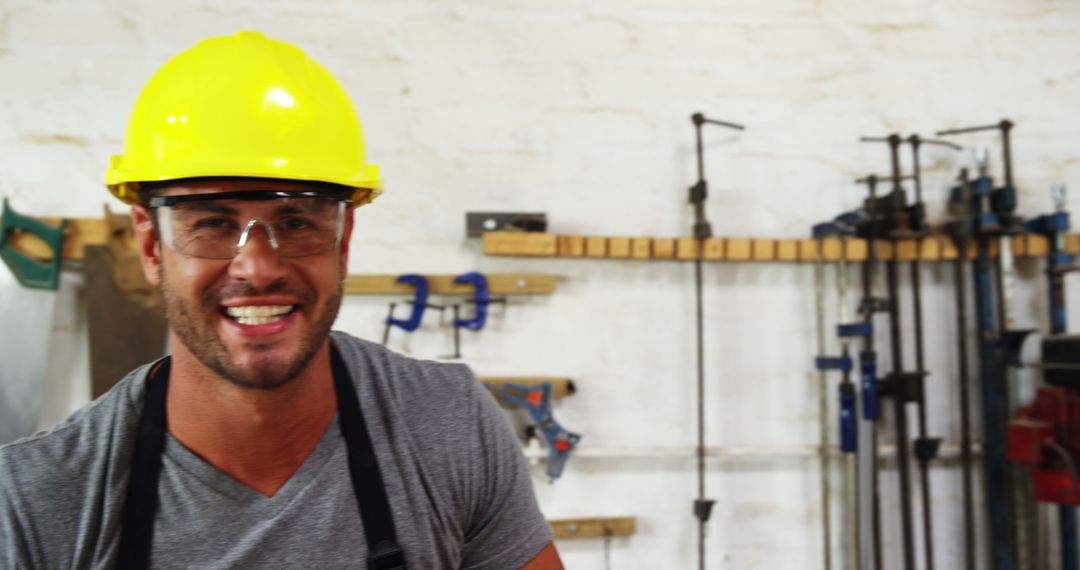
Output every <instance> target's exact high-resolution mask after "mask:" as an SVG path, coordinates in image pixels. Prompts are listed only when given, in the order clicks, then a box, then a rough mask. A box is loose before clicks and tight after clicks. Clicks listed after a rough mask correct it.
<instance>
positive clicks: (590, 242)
mask: <svg viewBox="0 0 1080 570" xmlns="http://www.w3.org/2000/svg"><path fill="white" fill-rule="evenodd" d="M607 245H608V240H607V238H606V237H603V236H589V237H587V238H585V257H607V252H608V249H607Z"/></svg>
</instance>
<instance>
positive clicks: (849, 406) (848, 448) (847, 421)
mask: <svg viewBox="0 0 1080 570" xmlns="http://www.w3.org/2000/svg"><path fill="white" fill-rule="evenodd" d="M856 415H857V412H856V410H855V386H854V385H853V384H851V383H850V382H848V383H846V384H840V451H842V452H844V453H855V451H856V450H857V449H858V446H859V431H858V423H857V422H856V420H855V418H856Z"/></svg>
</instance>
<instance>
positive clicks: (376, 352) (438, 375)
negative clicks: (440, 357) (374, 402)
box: [332, 331, 476, 394]
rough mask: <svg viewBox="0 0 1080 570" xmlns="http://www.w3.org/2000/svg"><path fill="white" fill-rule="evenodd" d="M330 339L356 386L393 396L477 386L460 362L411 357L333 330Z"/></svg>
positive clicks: (472, 376) (468, 371) (470, 372)
mask: <svg viewBox="0 0 1080 570" xmlns="http://www.w3.org/2000/svg"><path fill="white" fill-rule="evenodd" d="M332 338H333V339H334V343H335V345H336V346H337V347H338V350H339V351H340V352H341V356H342V358H343V359H344V361H345V363H346V365H347V366H348V367H349V371H350V372H351V373H352V374H353V382H354V383H356V384H357V385H358V387H360V386H363V385H365V384H366V385H367V386H364V387H369V386H371V384H375V385H376V386H375V387H376V388H379V387H385V388H387V389H390V390H391V391H393V392H396V393H402V392H411V391H420V392H425V393H427V392H431V391H432V390H434V391H436V392H438V393H444V394H445V393H447V392H457V391H462V390H471V389H472V388H473V387H474V386H475V385H476V376H475V375H474V374H473V373H472V370H470V369H469V367H468V366H466V365H464V364H461V363H454V362H435V361H432V360H421V359H418V358H412V357H409V356H405V355H403V354H399V353H397V352H394V351H392V350H390V349H388V348H386V347H385V346H383V345H381V344H377V343H374V342H371V341H367V340H363V339H360V338H356V337H354V336H352V335H349V334H347V333H343V332H337V331H335V332H334V333H332Z"/></svg>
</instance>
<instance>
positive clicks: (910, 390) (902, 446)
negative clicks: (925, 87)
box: [862, 134, 930, 570]
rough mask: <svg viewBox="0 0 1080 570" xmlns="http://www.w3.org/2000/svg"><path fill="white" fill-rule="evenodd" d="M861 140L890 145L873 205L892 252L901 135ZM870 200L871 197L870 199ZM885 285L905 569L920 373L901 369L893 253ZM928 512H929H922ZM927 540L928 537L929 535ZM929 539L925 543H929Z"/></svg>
mask: <svg viewBox="0 0 1080 570" xmlns="http://www.w3.org/2000/svg"><path fill="white" fill-rule="evenodd" d="M862 140H863V141H866V142H869V141H875V142H876V141H881V140H885V141H887V142H888V144H889V150H890V155H891V159H892V176H891V179H892V190H891V191H890V193H889V194H887V195H885V196H882V198H880V199H878V202H877V203H876V204H874V205H873V207H874V209H875V211H876V212H880V213H881V214H882V215H883V216H885V218H883V220H882V221H883V223H885V228H886V232H885V233H886V236H887V238H888V243H889V244H890V246H891V249H892V250H893V253H895V249H896V239H897V238H900V236H912V235H913V232H912V226H910V217H909V215H908V211H907V193H906V192H905V191H904V189H903V187H902V186H901V174H900V146H901V142H902V140H901V138H900V135H895V134H893V135H889V136H888V137H886V138H883V139H880V138H869V137H864V138H863V139H862ZM872 200H873V198H872ZM885 268H886V288H887V291H888V293H887V295H888V301H887V307H888V312H889V347H890V355H891V361H892V371H891V372H890V374H888V375H887V376H886V377H885V378H883V379H882V380H883V382H882V385H881V388H883V390H882V391H881V392H882V394H881V395H885V396H888V397H891V398H892V403H893V421H894V422H895V431H896V434H895V436H896V471H897V474H899V477H897V478H899V484H900V517H901V537H902V540H903V557H904V568H905V569H907V570H914V568H915V529H914V521H913V513H912V479H910V465H909V461H910V458H909V456H908V439H907V404H908V403H909V402H915V401H917V398H916V397H915V396H916V394H917V393H918V392H921V388H922V386H921V382H922V376H923V372H922V371H921V370H919V371H915V372H912V371H905V370H904V362H903V358H904V351H903V347H902V337H901V333H900V284H899V275H897V272H899V260H897V259H896V256H895V255H892V256H890V257H889V259H887V260H886V266H885ZM924 515H929V513H924ZM928 539H930V537H928ZM929 542H930V541H929V540H928V541H927V543H928V544H929Z"/></svg>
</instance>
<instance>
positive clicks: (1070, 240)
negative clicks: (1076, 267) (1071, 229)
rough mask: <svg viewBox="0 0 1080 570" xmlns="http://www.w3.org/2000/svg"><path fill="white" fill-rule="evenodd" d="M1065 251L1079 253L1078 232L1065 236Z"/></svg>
mask: <svg viewBox="0 0 1080 570" xmlns="http://www.w3.org/2000/svg"><path fill="white" fill-rule="evenodd" d="M1065 251H1067V252H1069V253H1075V254H1080V234H1069V235H1068V236H1065Z"/></svg>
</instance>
